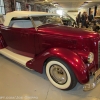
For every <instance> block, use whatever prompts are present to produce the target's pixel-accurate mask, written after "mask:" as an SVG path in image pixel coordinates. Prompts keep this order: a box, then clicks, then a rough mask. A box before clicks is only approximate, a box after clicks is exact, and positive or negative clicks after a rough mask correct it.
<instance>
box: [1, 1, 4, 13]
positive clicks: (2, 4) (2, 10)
mask: <svg viewBox="0 0 100 100" xmlns="http://www.w3.org/2000/svg"><path fill="white" fill-rule="evenodd" d="M0 14H5V8H4V2H3V0H0Z"/></svg>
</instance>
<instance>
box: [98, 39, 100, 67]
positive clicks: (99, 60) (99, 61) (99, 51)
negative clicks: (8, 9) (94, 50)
mask: <svg viewBox="0 0 100 100" xmlns="http://www.w3.org/2000/svg"><path fill="white" fill-rule="evenodd" d="M99 67H100V41H98V68H99Z"/></svg>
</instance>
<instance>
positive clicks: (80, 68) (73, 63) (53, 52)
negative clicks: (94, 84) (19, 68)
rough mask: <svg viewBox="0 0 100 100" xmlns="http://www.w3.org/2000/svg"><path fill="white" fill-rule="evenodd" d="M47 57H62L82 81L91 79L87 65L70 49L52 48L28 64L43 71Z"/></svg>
mask: <svg viewBox="0 0 100 100" xmlns="http://www.w3.org/2000/svg"><path fill="white" fill-rule="evenodd" d="M47 58H58V59H62V60H63V61H65V62H66V63H67V64H68V65H69V66H70V67H71V69H72V70H73V72H74V73H75V75H76V77H77V79H78V80H79V82H80V83H82V84H83V83H86V82H87V81H89V74H88V70H87V67H86V65H85V64H84V63H83V61H82V60H81V59H80V57H79V56H78V55H77V54H76V53H74V52H72V51H70V50H68V49H63V48H51V49H49V50H47V51H45V52H44V53H42V54H40V55H39V56H37V57H36V58H34V60H31V61H29V62H27V64H26V65H27V66H30V68H32V69H34V70H36V71H38V70H39V71H40V72H41V71H42V69H43V64H44V60H45V59H46V60H47ZM35 66H37V67H35ZM41 66H42V67H41ZM80 76H81V77H80Z"/></svg>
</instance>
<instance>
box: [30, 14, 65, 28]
mask: <svg viewBox="0 0 100 100" xmlns="http://www.w3.org/2000/svg"><path fill="white" fill-rule="evenodd" d="M40 17H57V18H59V21H60V23H59V24H58V23H53V22H52V23H44V22H43V21H46V19H43V20H41V19H40ZM35 18H36V19H38V20H36V19H35ZM31 20H32V23H33V25H34V26H35V27H36V29H37V28H38V27H39V26H42V25H46V24H56V25H60V24H61V25H63V22H62V20H61V18H60V16H59V15H42V16H31ZM35 21H38V23H39V24H40V25H36V22H35Z"/></svg>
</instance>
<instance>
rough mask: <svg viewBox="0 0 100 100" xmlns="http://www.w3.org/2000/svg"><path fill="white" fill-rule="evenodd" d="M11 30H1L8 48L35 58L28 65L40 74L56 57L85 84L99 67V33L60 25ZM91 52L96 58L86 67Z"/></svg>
mask: <svg viewBox="0 0 100 100" xmlns="http://www.w3.org/2000/svg"><path fill="white" fill-rule="evenodd" d="M8 29H9V30H5V29H1V34H2V35H3V37H4V39H5V41H6V43H7V45H8V47H10V48H13V49H16V50H17V51H16V53H19V52H20V54H22V55H26V54H25V53H27V56H30V55H31V54H32V55H34V58H33V60H31V61H28V62H27V63H26V66H27V67H29V68H32V69H34V70H36V71H38V72H41V73H42V71H43V65H44V63H45V61H46V60H47V59H49V58H51V57H56V58H59V59H62V60H63V61H65V62H66V64H68V65H69V66H70V67H71V69H72V70H73V72H74V73H75V75H76V77H77V79H78V81H79V82H80V83H81V84H84V83H86V82H88V81H89V72H90V71H96V70H97V68H98V59H97V58H98V41H99V40H100V39H99V34H97V33H95V32H90V31H84V30H82V29H76V28H71V27H67V26H61V25H60V26H59V25H43V26H40V27H38V30H37V31H36V30H35V29H34V28H29V29H28V28H27V29H20V28H10V27H9V28H8ZM12 32H13V33H12ZM21 32H22V33H21ZM1 41H2V40H1ZM23 45H24V46H23ZM10 50H11V49H10ZM89 52H93V53H94V55H95V59H94V62H93V63H92V64H89V65H88V66H87V62H86V59H87V56H88V54H89ZM28 53H29V54H30V55H28Z"/></svg>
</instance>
